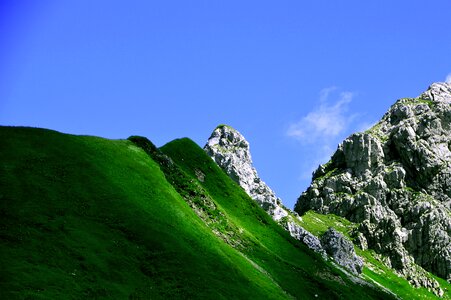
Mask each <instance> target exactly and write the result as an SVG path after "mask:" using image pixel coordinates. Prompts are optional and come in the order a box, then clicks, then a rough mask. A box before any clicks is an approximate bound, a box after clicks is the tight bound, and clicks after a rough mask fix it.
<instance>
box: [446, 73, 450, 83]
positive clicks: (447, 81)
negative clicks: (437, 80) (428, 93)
mask: <svg viewBox="0 0 451 300" xmlns="http://www.w3.org/2000/svg"><path fill="white" fill-rule="evenodd" d="M445 82H446V83H451V73H449V74H448V75H447V76H446V79H445Z"/></svg>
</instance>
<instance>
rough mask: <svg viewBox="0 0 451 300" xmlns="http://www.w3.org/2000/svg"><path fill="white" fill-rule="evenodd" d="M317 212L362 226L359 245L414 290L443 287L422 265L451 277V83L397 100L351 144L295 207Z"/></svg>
mask: <svg viewBox="0 0 451 300" xmlns="http://www.w3.org/2000/svg"><path fill="white" fill-rule="evenodd" d="M310 209H312V210H315V211H317V212H320V213H325V214H327V213H333V214H336V215H339V216H342V217H344V218H347V219H348V220H350V221H352V222H355V223H358V224H360V225H359V227H358V230H357V232H356V234H357V233H358V234H359V239H357V240H359V241H361V243H360V247H362V248H366V247H368V248H371V249H373V250H375V251H376V252H377V253H379V254H380V255H382V256H384V257H386V263H387V265H389V266H390V267H393V268H394V269H396V270H398V272H399V273H400V274H402V275H404V276H405V277H406V278H408V279H409V280H410V281H411V282H412V283H413V284H414V285H416V286H425V287H428V288H431V289H434V288H435V287H436V286H437V283H436V282H435V280H434V279H431V278H430V277H428V275H427V273H426V272H425V271H424V270H423V269H421V268H420V267H419V266H421V267H422V268H424V269H426V270H428V271H430V272H432V273H434V274H436V275H438V276H440V277H442V278H445V279H447V280H450V279H451V275H450V274H451V239H450V236H451V84H448V83H434V84H432V85H431V86H430V87H429V89H428V90H427V91H425V92H424V93H422V94H421V95H420V96H419V97H417V98H403V99H400V100H398V101H396V103H395V104H394V105H393V106H392V107H391V108H390V109H389V110H388V111H387V113H386V114H385V115H384V116H383V118H382V119H381V121H379V122H378V123H377V124H376V125H375V126H373V127H372V128H371V129H369V130H367V131H366V132H363V133H355V134H352V135H351V136H349V137H348V138H347V139H345V140H344V141H343V142H342V143H341V144H340V145H339V146H338V149H337V150H336V152H335V153H334V155H333V156H332V158H331V160H330V161H329V162H327V163H326V164H324V165H322V166H320V167H319V168H318V169H317V170H316V171H315V173H314V176H313V180H312V183H311V185H310V187H309V188H308V189H307V191H306V192H304V193H303V194H302V195H301V196H300V197H299V199H298V202H297V203H296V207H295V211H297V212H298V213H299V214H301V215H302V214H303V213H304V212H306V211H307V210H310ZM422 270H423V271H422ZM437 294H440V292H439V291H437Z"/></svg>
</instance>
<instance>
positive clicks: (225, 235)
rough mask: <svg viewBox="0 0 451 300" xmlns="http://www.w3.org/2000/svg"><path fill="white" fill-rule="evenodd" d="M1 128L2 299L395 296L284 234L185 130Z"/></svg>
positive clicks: (0, 262) (0, 274)
mask: <svg viewBox="0 0 451 300" xmlns="http://www.w3.org/2000/svg"><path fill="white" fill-rule="evenodd" d="M0 138H1V141H2V142H1V144H0V203H1V205H0V216H1V217H0V237H1V238H0V278H1V283H0V298H1V299H81V298H86V299H177V298H184V299H186V298H208V299H210V298H221V299H286V298H291V299H292V298H299V299H310V298H312V299H313V298H319V299H351V298H352V299H393V298H394V296H393V295H392V294H390V293H387V292H386V291H385V290H384V289H383V288H381V287H378V286H377V285H375V284H370V283H364V282H363V281H355V280H354V278H353V277H349V275H348V274H347V273H346V272H343V271H342V270H341V269H339V268H337V267H336V266H335V265H334V264H333V263H332V262H331V261H327V260H323V258H322V257H321V255H319V254H316V253H315V252H313V251H311V250H310V249H309V248H308V247H306V246H305V245H304V244H303V243H301V242H299V241H298V240H296V239H294V238H292V237H291V236H290V235H289V233H288V232H287V231H285V230H284V229H283V228H282V227H280V226H279V225H278V224H277V223H276V222H275V221H274V220H273V219H272V218H271V217H270V216H269V215H268V214H267V213H266V212H265V211H264V210H263V209H262V208H261V207H260V206H259V205H258V204H257V203H256V202H255V201H254V200H252V199H251V198H250V197H249V196H248V195H247V194H246V192H245V191H244V190H243V189H242V188H241V187H239V186H238V185H237V184H236V183H235V182H234V181H233V180H232V179H230V178H229V177H228V176H227V174H226V173H224V172H223V171H222V170H221V169H220V168H219V167H218V166H217V165H216V163H215V162H214V161H213V160H212V159H211V158H210V157H209V156H208V155H207V154H206V153H205V152H204V150H203V149H202V148H200V147H199V146H198V145H196V144H195V143H194V142H192V141H191V140H189V139H186V138H185V139H180V140H175V141H172V142H170V143H168V144H167V145H165V146H163V147H161V148H157V147H155V146H154V145H153V144H152V143H151V142H150V141H149V140H148V139H146V138H143V137H136V136H134V137H130V138H129V139H128V140H108V139H103V138H99V137H92V136H75V135H68V134H62V133H59V132H55V131H51V130H45V129H36V128H24V127H0ZM408 292H409V291H407V292H406V295H407V294H408Z"/></svg>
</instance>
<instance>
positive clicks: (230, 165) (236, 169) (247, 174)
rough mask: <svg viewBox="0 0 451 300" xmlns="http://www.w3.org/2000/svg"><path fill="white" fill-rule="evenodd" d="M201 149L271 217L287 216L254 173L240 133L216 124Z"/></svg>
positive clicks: (247, 144) (247, 146) (245, 143)
mask: <svg viewBox="0 0 451 300" xmlns="http://www.w3.org/2000/svg"><path fill="white" fill-rule="evenodd" d="M204 150H205V151H206V152H207V154H208V155H209V156H210V157H211V158H212V159H213V160H214V161H215V162H216V163H217V164H218V165H219V166H220V167H221V168H222V169H223V170H224V171H225V172H226V173H227V174H228V175H229V176H230V178H232V179H233V180H234V181H235V182H236V183H238V184H239V185H240V186H241V187H242V188H243V189H244V190H245V191H246V193H247V194H248V195H249V196H250V197H251V198H252V199H254V200H255V201H257V203H258V204H259V205H260V206H261V207H263V209H264V210H265V211H266V212H268V214H269V215H270V216H271V217H272V218H273V219H274V220H276V221H279V220H280V219H282V218H283V217H286V216H288V211H287V209H286V208H284V207H283V206H282V204H281V200H280V199H279V198H277V197H276V195H275V193H274V192H273V191H272V190H271V189H270V188H269V187H268V186H267V185H266V183H264V182H263V181H262V180H261V179H260V177H259V176H258V174H257V171H256V170H255V168H254V167H253V165H252V158H251V153H250V151H249V143H248V142H247V141H246V139H245V138H244V137H243V136H242V135H241V133H239V132H238V131H237V130H235V129H233V128H232V127H230V126H227V125H220V126H218V127H217V128H216V129H215V130H214V131H213V133H212V134H211V136H210V138H209V139H208V142H207V144H206V145H205V147H204Z"/></svg>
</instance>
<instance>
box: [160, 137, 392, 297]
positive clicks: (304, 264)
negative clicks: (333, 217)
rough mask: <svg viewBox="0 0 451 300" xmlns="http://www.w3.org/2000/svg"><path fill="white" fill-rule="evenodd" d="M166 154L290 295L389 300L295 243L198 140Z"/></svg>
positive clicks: (249, 254)
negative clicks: (212, 202)
mask: <svg viewBox="0 0 451 300" xmlns="http://www.w3.org/2000/svg"><path fill="white" fill-rule="evenodd" d="M161 150H162V151H163V152H164V153H165V154H167V155H168V156H169V157H171V158H172V159H173V161H174V162H175V163H176V164H177V165H178V166H179V167H180V168H182V169H183V171H184V172H185V173H186V174H188V175H189V176H190V177H191V180H192V181H196V182H197V183H198V184H200V185H201V186H202V187H203V188H204V189H205V191H206V192H207V193H208V194H209V196H211V198H212V199H214V202H215V205H216V206H217V207H219V208H220V209H221V210H222V211H223V212H224V213H225V215H226V216H227V218H228V219H229V220H230V222H231V223H232V224H234V227H237V228H239V229H241V230H240V232H241V237H242V239H244V240H245V241H247V242H245V243H244V244H245V245H247V246H246V247H243V248H240V251H241V252H242V253H243V254H244V255H245V256H246V257H248V258H249V259H250V260H251V261H252V262H253V263H254V264H256V265H257V266H259V267H260V268H261V269H263V270H264V272H265V273H267V274H268V275H269V276H270V277H271V278H272V280H273V281H275V282H276V283H277V284H278V285H279V286H280V287H281V288H283V289H284V290H285V291H287V293H288V294H290V295H293V296H296V297H299V298H303V297H307V298H310V297H312V298H313V297H316V296H317V297H319V298H330V297H332V298H342V299H370V298H372V297H375V298H378V297H382V298H383V297H387V298H388V296H387V295H384V294H381V293H380V292H378V291H376V290H374V289H372V288H370V287H368V286H364V287H362V286H360V285H358V284H355V283H353V282H351V281H349V280H348V279H347V277H346V276H343V274H342V273H340V272H338V271H337V270H335V269H334V268H332V267H330V266H329V265H326V264H325V263H324V261H323V260H322V259H321V258H320V257H319V256H318V255H316V254H315V253H313V252H312V251H310V250H309V249H307V248H306V247H305V246H304V245H303V244H301V243H300V242H298V241H296V240H294V239H293V238H292V237H291V236H290V235H289V234H288V233H287V232H286V231H285V230H284V229H282V227H280V226H279V225H278V224H276V223H275V222H274V221H273V220H272V219H271V218H270V217H269V216H268V215H267V213H266V212H264V211H263V210H262V209H261V208H260V207H259V206H258V205H257V204H256V202H255V201H253V200H252V199H250V198H249V196H248V195H247V194H246V193H245V192H244V191H243V190H242V189H241V188H240V187H239V186H238V185H237V184H236V183H235V182H233V180H231V179H230V178H229V177H228V176H227V175H226V174H225V173H224V172H223V171H222V170H221V169H220V168H219V167H218V166H217V165H216V164H215V163H214V162H213V160H212V159H211V158H210V157H208V156H207V155H206V154H205V152H204V151H203V150H202V149H201V148H200V147H199V146H198V145H197V144H195V143H194V142H193V141H191V140H189V139H187V138H184V139H178V140H175V141H172V142H170V143H168V144H166V145H165V146H163V147H162V148H161Z"/></svg>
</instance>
